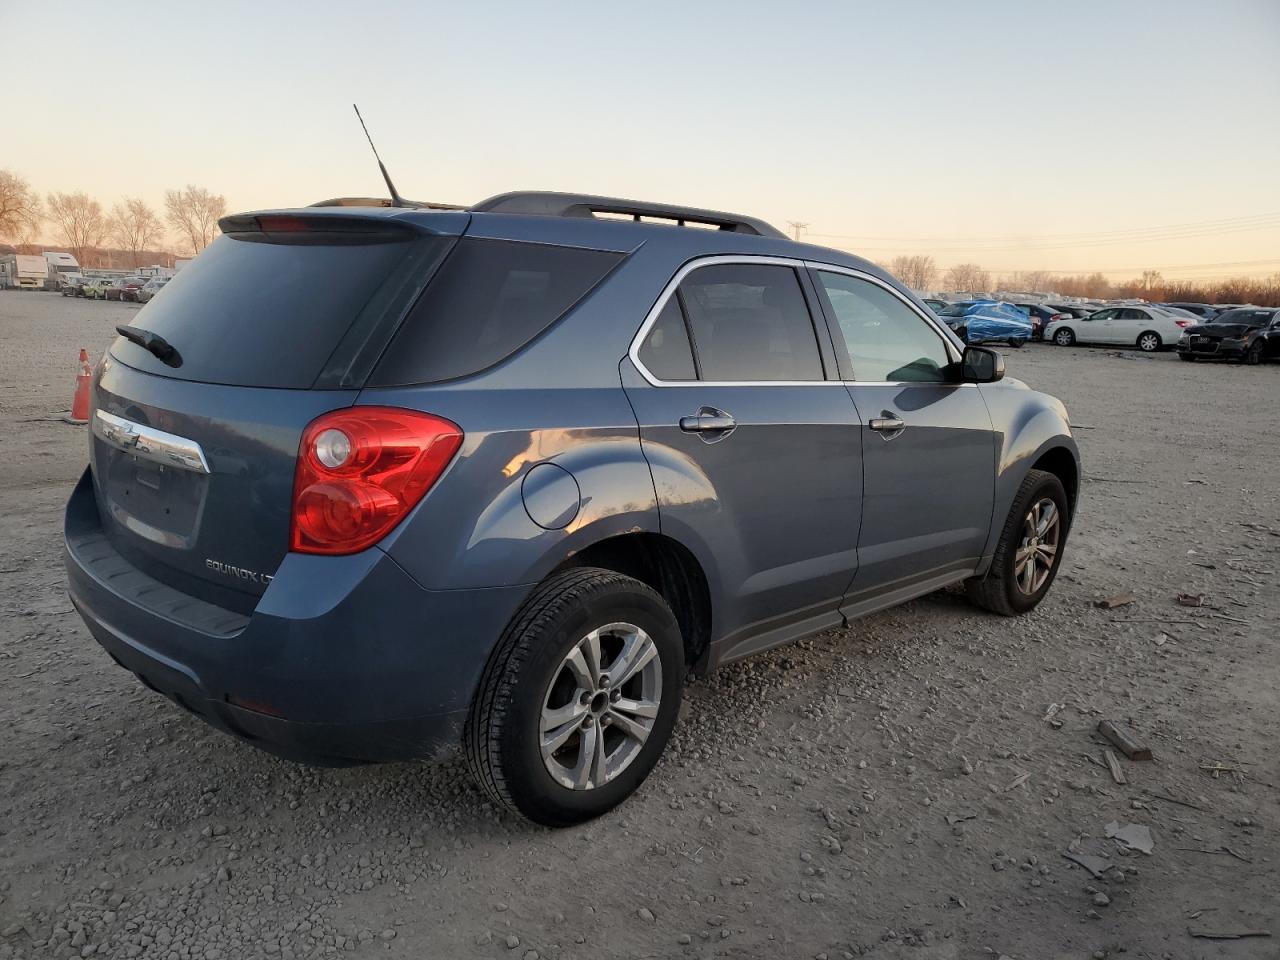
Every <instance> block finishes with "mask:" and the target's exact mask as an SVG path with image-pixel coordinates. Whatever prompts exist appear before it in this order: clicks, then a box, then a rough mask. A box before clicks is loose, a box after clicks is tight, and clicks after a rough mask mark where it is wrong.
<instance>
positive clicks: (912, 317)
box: [818, 271, 951, 383]
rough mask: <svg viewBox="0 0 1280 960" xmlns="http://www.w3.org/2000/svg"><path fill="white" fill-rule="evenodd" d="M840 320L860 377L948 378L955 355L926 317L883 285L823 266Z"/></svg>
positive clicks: (934, 380) (825, 285)
mask: <svg viewBox="0 0 1280 960" xmlns="http://www.w3.org/2000/svg"><path fill="white" fill-rule="evenodd" d="M818 277H819V278H820V280H821V284H822V289H823V291H824V292H825V293H826V295H827V300H828V302H829V303H830V304H831V309H832V312H833V313H834V315H835V317H836V320H837V321H838V323H839V327H840V332H841V334H843V336H844V342H845V345H846V346H847V347H848V350H849V359H850V361H851V362H852V364H853V376H854V379H855V380H868V381H899V380H903V381H912V382H925V383H937V382H940V381H945V380H947V379H948V376H947V369H946V368H947V367H948V366H949V365H950V363H951V355H950V354H949V353H948V352H947V348H946V345H945V344H944V343H943V340H942V336H941V335H940V334H939V333H938V332H937V331H935V330H934V329H933V327H932V326H930V325H929V323H927V322H926V321H925V319H924V318H923V317H921V316H920V315H919V314H917V313H916V312H915V311H914V310H912V309H911V308H910V307H908V306H907V305H906V304H905V303H903V302H902V301H901V300H900V299H898V297H896V296H895V295H894V294H892V293H890V292H889V291H888V290H886V289H885V288H884V287H881V286H880V285H879V284H875V283H872V282H870V281H869V280H860V279H858V278H857V277H850V276H847V275H846V274H843V273H828V272H826V271H820V272H819V273H818Z"/></svg>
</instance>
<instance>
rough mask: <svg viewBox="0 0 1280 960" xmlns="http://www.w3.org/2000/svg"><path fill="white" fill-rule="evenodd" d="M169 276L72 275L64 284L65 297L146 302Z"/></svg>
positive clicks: (161, 287) (166, 281) (157, 291)
mask: <svg viewBox="0 0 1280 960" xmlns="http://www.w3.org/2000/svg"><path fill="white" fill-rule="evenodd" d="M168 282H169V278H168V277H80V276H76V277H71V278H69V279H68V280H67V281H66V283H64V284H63V285H62V295H63V296H64V297H84V298H85V299H86V300H121V301H124V300H129V301H133V302H136V303H146V302H147V301H148V300H150V299H151V298H152V297H154V296H155V295H156V294H157V293H159V292H160V291H161V290H163V289H164V285H165V284H166V283H168Z"/></svg>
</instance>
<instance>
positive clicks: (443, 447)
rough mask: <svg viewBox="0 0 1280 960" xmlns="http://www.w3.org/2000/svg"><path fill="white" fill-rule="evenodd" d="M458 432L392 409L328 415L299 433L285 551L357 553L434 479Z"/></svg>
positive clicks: (457, 441) (385, 530) (457, 443)
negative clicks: (299, 441) (286, 548)
mask: <svg viewBox="0 0 1280 960" xmlns="http://www.w3.org/2000/svg"><path fill="white" fill-rule="evenodd" d="M462 436H463V434H462V429H461V428H460V427H459V426H458V425H457V424H456V423H453V422H451V421H449V420H445V419H444V418H443V417H435V416H432V415H431V414H428V413H419V412H417V411H415V410H401V409H399V408H396V407H349V408H348V409H346V410H334V411H333V412H332V413H326V414H323V415H321V416H319V417H317V418H316V419H315V420H313V421H311V423H310V424H309V425H308V426H307V429H306V430H304V431H303V432H302V442H301V444H300V446H299V449H298V465H297V468H296V470H295V473H294V480H293V516H292V523H291V530H290V536H289V547H290V549H291V550H295V551H297V552H299V553H323V554H345V553H357V552H358V551H360V550H363V549H365V548H366V547H368V546H371V545H373V544H375V543H377V542H378V541H379V540H381V539H382V538H383V537H384V536H386V534H387V533H389V532H390V531H391V529H392V528H393V527H394V526H395V525H396V524H397V523H399V522H400V521H401V520H403V519H404V517H405V515H406V514H407V513H408V512H409V511H410V510H412V509H413V507H414V506H415V505H416V504H417V503H418V501H419V500H421V499H422V498H423V496H424V495H425V494H426V492H427V491H428V490H430V489H431V487H432V486H433V485H434V484H435V482H436V481H437V480H438V479H440V475H441V474H442V473H444V470H445V467H447V466H448V465H449V463H450V461H451V460H453V456H454V454H456V453H457V452H458V448H459V447H460V446H462Z"/></svg>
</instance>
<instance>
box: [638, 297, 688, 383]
mask: <svg viewBox="0 0 1280 960" xmlns="http://www.w3.org/2000/svg"><path fill="white" fill-rule="evenodd" d="M640 362H641V363H643V364H644V365H645V367H646V368H647V369H648V371H649V372H650V373H652V374H653V375H654V376H655V377H657V378H658V379H659V380H696V379H698V375H697V372H696V371H695V369H694V365H693V351H692V350H691V349H690V348H689V331H688V330H687V329H685V325H684V313H683V312H682V311H681V309H680V301H679V299H678V298H676V297H672V298H671V299H670V300H668V301H667V305H666V306H665V307H663V308H662V313H660V314H658V319H657V320H656V321H655V322H654V324H653V327H652V328H650V330H649V335H648V336H647V337H645V339H644V344H643V345H642V346H641V347H640Z"/></svg>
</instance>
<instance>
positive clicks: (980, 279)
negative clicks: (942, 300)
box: [942, 263, 991, 293]
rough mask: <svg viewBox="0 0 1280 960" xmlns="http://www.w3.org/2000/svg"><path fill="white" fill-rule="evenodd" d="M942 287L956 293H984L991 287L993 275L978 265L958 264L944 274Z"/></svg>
mask: <svg viewBox="0 0 1280 960" xmlns="http://www.w3.org/2000/svg"><path fill="white" fill-rule="evenodd" d="M942 285H943V286H944V287H946V288H947V289H948V290H950V291H953V292H956V293H982V292H985V291H986V290H988V289H989V288H990V287H991V274H990V273H988V272H987V271H986V270H983V269H982V267H980V266H978V265H977V264H976V263H958V264H956V265H955V266H954V267H952V268H951V269H950V270H948V271H947V272H946V273H945V274H943V276H942Z"/></svg>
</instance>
